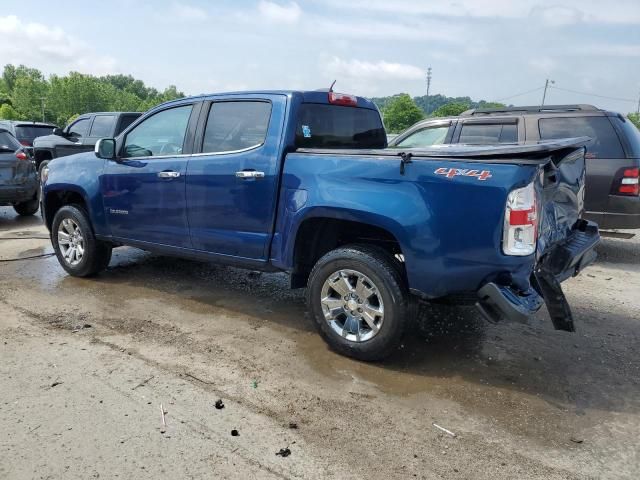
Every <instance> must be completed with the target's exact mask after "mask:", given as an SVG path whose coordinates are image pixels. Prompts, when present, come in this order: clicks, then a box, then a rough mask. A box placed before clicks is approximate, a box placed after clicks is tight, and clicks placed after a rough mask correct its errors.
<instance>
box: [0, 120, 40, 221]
mask: <svg viewBox="0 0 640 480" xmlns="http://www.w3.org/2000/svg"><path fill="white" fill-rule="evenodd" d="M38 192H39V188H38V175H37V173H36V168H35V165H34V163H33V160H31V157H30V156H29V155H28V154H27V153H26V152H25V148H24V147H23V146H22V145H20V142H18V140H17V139H16V137H14V136H13V134H12V133H11V132H9V131H8V130H4V129H0V206H4V205H11V206H13V209H14V210H15V211H16V212H17V213H18V214H19V215H33V214H34V213H36V212H37V211H38Z"/></svg>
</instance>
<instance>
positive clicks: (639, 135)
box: [389, 105, 640, 229]
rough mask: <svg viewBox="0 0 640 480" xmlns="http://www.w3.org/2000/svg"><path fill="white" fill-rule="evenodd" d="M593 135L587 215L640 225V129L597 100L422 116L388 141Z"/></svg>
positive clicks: (604, 224) (607, 222)
mask: <svg viewBox="0 0 640 480" xmlns="http://www.w3.org/2000/svg"><path fill="white" fill-rule="evenodd" d="M582 136H587V137H591V139H592V142H591V144H590V145H589V146H588V147H587V154H586V159H587V182H586V195H585V210H586V211H585V215H584V216H585V218H587V219H589V220H593V221H595V222H597V223H598V224H599V226H600V228H601V229H612V228H614V229H616V228H623V229H625V228H630V229H633V228H640V192H639V188H638V183H639V181H638V178H639V177H640V132H639V131H638V129H637V128H636V127H635V125H633V124H632V123H631V122H630V121H629V120H628V119H626V118H625V117H623V116H622V115H620V114H619V113H615V112H609V111H605V110H600V109H598V108H596V107H594V106H592V105H549V106H544V107H539V106H538V107H508V108H502V109H499V108H495V109H475V110H468V111H466V112H464V113H463V114H462V115H460V116H459V117H451V118H433V119H428V120H423V121H421V122H419V123H417V124H415V125H414V126H412V127H411V128H409V129H408V130H406V131H405V132H403V133H402V134H400V135H399V136H398V137H396V138H394V139H393V140H392V141H391V142H390V144H389V147H392V148H420V147H427V146H431V145H438V144H448V143H465V144H495V143H511V142H519V141H538V140H547V139H554V138H567V137H582Z"/></svg>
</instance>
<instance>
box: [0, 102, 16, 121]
mask: <svg viewBox="0 0 640 480" xmlns="http://www.w3.org/2000/svg"><path fill="white" fill-rule="evenodd" d="M0 120H19V118H18V112H16V111H15V110H14V108H13V107H12V106H11V105H9V104H8V103H5V104H3V105H0Z"/></svg>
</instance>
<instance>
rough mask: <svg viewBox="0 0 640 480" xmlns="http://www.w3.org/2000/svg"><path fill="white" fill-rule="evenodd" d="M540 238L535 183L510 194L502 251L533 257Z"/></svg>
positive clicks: (506, 253) (508, 253)
mask: <svg viewBox="0 0 640 480" xmlns="http://www.w3.org/2000/svg"><path fill="white" fill-rule="evenodd" d="M537 238H538V208H537V205H536V190H535V187H534V185H533V183H530V184H529V185H527V186H526V187H523V188H518V189H516V190H513V191H512V192H511V193H509V196H508V197H507V206H506V211H505V216H504V232H503V236H502V251H503V252H504V253H505V255H518V256H524V255H531V254H532V253H533V252H535V251H536V243H537Z"/></svg>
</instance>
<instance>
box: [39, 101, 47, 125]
mask: <svg viewBox="0 0 640 480" xmlns="http://www.w3.org/2000/svg"><path fill="white" fill-rule="evenodd" d="M40 100H41V101H42V123H44V121H45V120H44V101H45V100H46V99H45V97H40Z"/></svg>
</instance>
